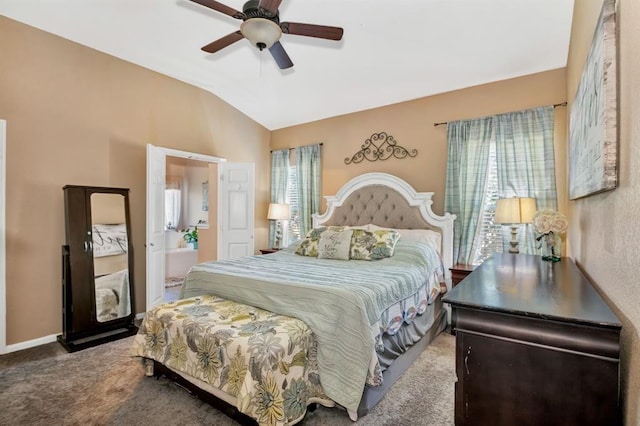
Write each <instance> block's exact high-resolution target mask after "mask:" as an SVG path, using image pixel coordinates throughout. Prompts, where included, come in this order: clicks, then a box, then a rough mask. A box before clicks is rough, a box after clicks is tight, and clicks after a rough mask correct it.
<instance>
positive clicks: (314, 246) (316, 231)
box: [296, 226, 344, 257]
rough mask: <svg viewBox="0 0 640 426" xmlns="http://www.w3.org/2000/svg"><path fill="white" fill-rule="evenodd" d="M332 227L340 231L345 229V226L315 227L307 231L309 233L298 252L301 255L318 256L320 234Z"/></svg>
mask: <svg viewBox="0 0 640 426" xmlns="http://www.w3.org/2000/svg"><path fill="white" fill-rule="evenodd" d="M327 229H330V230H332V231H339V230H342V229H344V227H343V226H329V227H326V226H323V227H320V228H313V229H312V230H311V231H309V232H307V235H306V236H305V237H304V239H303V240H302V242H301V243H300V245H299V246H298V248H297V250H296V254H299V255H300V256H310V257H318V241H320V236H321V235H322V233H323V232H324V231H326V230H327Z"/></svg>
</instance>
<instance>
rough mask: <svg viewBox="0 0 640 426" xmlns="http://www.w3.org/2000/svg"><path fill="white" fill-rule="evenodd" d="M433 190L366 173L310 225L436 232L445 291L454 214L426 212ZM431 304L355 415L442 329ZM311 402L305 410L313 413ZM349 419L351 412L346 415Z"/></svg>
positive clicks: (158, 367) (221, 404)
mask: <svg viewBox="0 0 640 426" xmlns="http://www.w3.org/2000/svg"><path fill="white" fill-rule="evenodd" d="M432 197H433V192H420V193H419V192H416V191H415V190H414V189H413V187H411V185H409V184H408V183H407V182H405V181H404V180H402V179H400V178H397V177H395V176H393V175H390V174H386V173H367V174H363V175H361V176H358V177H356V178H354V179H351V180H350V181H349V182H347V183H346V184H345V185H344V186H343V187H342V188H341V189H340V190H339V191H338V193H337V194H336V195H335V196H326V197H325V199H326V201H327V210H326V212H325V213H324V214H322V215H317V214H314V215H313V226H314V227H318V226H323V225H351V226H358V225H367V224H374V225H377V226H381V227H387V228H395V229H432V230H435V231H437V232H439V233H440V234H441V237H442V238H441V241H442V246H441V248H440V253H441V257H442V262H443V266H444V271H443V273H444V276H445V282H446V286H447V289H451V271H450V270H449V268H450V267H451V266H452V265H453V222H454V220H455V218H456V217H455V215H452V214H449V213H445V214H444V215H443V216H439V215H436V214H435V213H434V212H433V210H432V209H431V205H432V203H433V201H432ZM433 303H434V304H437V309H436V311H435V314H434V315H435V316H436V318H434V322H433V325H432V326H431V328H430V329H429V331H428V332H427V334H426V335H425V336H424V337H423V338H422V339H421V340H419V341H418V342H417V343H416V344H414V345H413V346H412V347H410V348H409V349H408V350H407V351H406V352H404V353H403V354H402V355H400V356H399V357H398V358H397V359H395V360H394V361H393V363H392V364H391V365H390V366H389V367H388V368H387V369H386V370H385V371H384V373H383V378H384V381H383V385H381V386H378V387H368V386H367V387H366V388H365V390H364V393H363V396H362V399H361V402H360V406H359V407H358V411H357V417H362V416H364V415H366V414H367V413H368V412H369V411H370V410H371V409H372V408H373V407H374V406H375V405H376V404H377V403H378V402H379V401H380V400H381V399H382V398H383V397H384V395H385V394H386V393H387V391H388V390H389V389H390V388H391V386H392V385H393V384H394V383H395V382H396V381H397V380H398V379H399V378H400V376H401V375H402V374H403V373H404V372H405V371H406V369H407V368H408V367H409V366H410V365H411V364H412V363H413V362H414V361H415V360H416V359H417V358H418V356H420V354H421V353H422V352H423V351H424V349H425V348H426V347H427V346H428V345H429V343H431V341H432V340H433V339H435V337H436V336H437V335H438V334H439V333H440V332H442V331H443V330H444V329H445V328H446V326H447V315H446V311H445V310H444V308H443V307H442V301H441V297H438V298H437V299H436V301H434V302H433ZM147 362H150V363H151V362H152V363H153V375H154V376H155V377H156V378H158V377H160V376H166V377H168V378H169V379H171V380H173V381H174V382H176V383H177V384H179V385H180V386H182V387H184V388H185V389H187V390H188V391H189V392H191V393H192V394H193V395H195V396H197V397H198V398H200V399H201V400H203V401H205V402H207V403H209V404H211V405H212V406H214V407H216V408H218V409H220V410H221V411H222V412H224V413H225V414H227V415H228V416H229V417H231V418H233V419H234V420H236V421H238V422H240V423H241V424H244V425H256V424H257V423H256V421H255V420H254V419H252V418H250V417H248V416H247V415H245V414H243V413H240V412H239V411H238V410H237V409H236V407H234V406H233V405H232V404H230V403H229V402H226V401H224V400H222V399H221V398H219V397H217V396H214V395H212V394H211V393H209V392H207V391H205V390H203V389H201V388H199V387H198V386H197V385H195V384H194V383H192V382H191V381H189V380H187V379H185V378H184V377H183V376H181V375H180V374H177V373H176V372H174V371H173V370H171V369H169V368H167V367H165V366H164V365H162V364H160V363H158V362H156V361H152V360H147ZM314 409H315V404H312V405H310V406H309V407H308V411H313V410H314ZM349 415H350V417H351V418H352V419H353V418H354V416H356V413H349Z"/></svg>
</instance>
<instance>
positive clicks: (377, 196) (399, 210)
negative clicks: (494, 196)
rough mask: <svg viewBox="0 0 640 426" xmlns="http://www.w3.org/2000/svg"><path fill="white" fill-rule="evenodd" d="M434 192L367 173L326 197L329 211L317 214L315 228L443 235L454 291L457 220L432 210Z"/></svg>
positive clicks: (447, 273) (448, 275) (445, 260)
mask: <svg viewBox="0 0 640 426" xmlns="http://www.w3.org/2000/svg"><path fill="white" fill-rule="evenodd" d="M432 197H433V192H416V191H415V190H414V189H413V187H412V186H411V185H409V184H408V183H407V182H406V181H404V180H402V179H400V178H398V177H396V176H393V175H390V174H388V173H367V174H363V175H360V176H358V177H355V178H353V179H351V180H350V181H349V182H347V183H346V184H345V185H344V186H343V187H342V188H340V190H339V191H338V192H337V194H336V195H335V196H326V197H325V199H326V200H327V211H326V212H325V213H324V214H322V215H317V214H315V215H313V227H314V228H315V227H318V226H322V225H348V226H357V225H366V224H368V223H373V224H374V225H378V226H383V227H387V228H395V229H432V230H435V231H438V232H440V233H441V235H442V247H441V251H440V253H441V254H442V263H443V264H444V267H445V278H446V281H447V287H448V288H451V271H450V270H449V268H450V267H451V266H452V265H453V221H454V220H455V219H456V216H455V215H452V214H450V213H445V214H444V216H439V215H436V214H435V213H434V212H433V210H431V205H432V204H433V201H432V200H431V198H432Z"/></svg>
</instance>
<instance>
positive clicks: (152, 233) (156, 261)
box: [146, 144, 167, 310]
mask: <svg viewBox="0 0 640 426" xmlns="http://www.w3.org/2000/svg"><path fill="white" fill-rule="evenodd" d="M166 159H167V155H166V153H165V151H164V150H163V149H162V148H158V147H156V146H153V145H150V144H148V145H147V238H146V248H147V250H146V252H147V271H146V280H147V310H149V309H151V308H153V307H154V306H156V305H159V304H160V303H162V302H164V279H165V276H164V268H165V251H164V188H165V181H166V161H167V160H166Z"/></svg>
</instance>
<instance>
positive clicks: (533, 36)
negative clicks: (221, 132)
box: [0, 0, 574, 130]
mask: <svg viewBox="0 0 640 426" xmlns="http://www.w3.org/2000/svg"><path fill="white" fill-rule="evenodd" d="M219 1H221V2H222V3H224V4H226V5H228V6H231V7H233V8H235V9H237V10H242V5H243V4H244V1H243V0H219ZM573 2H574V0H284V1H283V2H282V4H281V6H280V19H281V21H291V22H304V23H313V24H321V25H331V26H338V27H343V28H344V37H343V39H342V41H340V42H335V41H328V40H319V39H313V38H308V37H300V36H293V35H287V34H285V35H283V36H282V39H281V42H282V44H283V46H284V47H285V49H286V50H287V53H288V54H289V56H290V57H291V59H292V61H293V63H294V67H293V68H291V69H288V70H280V69H278V67H277V66H276V65H275V63H274V61H273V59H272V58H271V56H270V54H269V52H267V51H264V52H262V53H261V52H259V51H258V50H257V49H256V48H254V47H252V46H251V45H250V44H249V42H247V41H246V40H241V41H239V42H237V43H235V44H233V45H231V46H229V47H227V48H225V49H224V50H222V51H220V52H217V53H215V54H207V53H205V52H202V51H201V50H200V47H202V46H204V45H206V44H208V43H210V42H211V41H213V40H216V39H218V38H220V37H222V36H224V35H227V34H228V33H231V32H233V31H236V30H237V29H238V28H239V24H240V23H241V21H239V20H235V19H233V18H231V17H229V16H227V15H223V14H221V13H218V12H216V11H213V10H211V9H208V8H206V7H203V6H200V5H198V4H195V3H192V2H191V1H188V0H0V14H2V15H4V16H7V17H9V18H12V19H15V20H17V21H20V22H24V23H26V24H28V25H31V26H34V27H37V28H40V29H42V30H45V31H48V32H51V33H54V34H57V35H59V36H61V37H64V38H67V39H70V40H73V41H75V42H77V43H80V44H83V45H86V46H89V47H92V48H94V49H97V50H100V51H102V52H105V53H108V54H110V55H113V56H116V57H118V58H121V59H124V60H126V61H129V62H133V63H135V64H138V65H140V66H143V67H146V68H149V69H151V70H154V71H157V72H159V73H162V74H166V75H168V76H171V77H173V78H176V79H178V80H182V81H184V82H187V83H190V84H193V85H195V86H198V87H201V88H202V89H205V90H208V91H210V92H211V93H213V94H215V95H217V96H218V97H220V98H222V99H223V100H225V101H226V102H228V103H229V104H231V105H233V106H234V107H236V108H237V109H239V110H240V111H242V112H243V113H245V114H246V115H248V116H249V117H251V118H252V119H254V120H255V121H257V122H258V123H260V124H262V125H263V126H265V127H266V128H267V129H270V130H275V129H279V128H283V127H288V126H292V125H295V124H300V123H306V122H309V121H314V120H319V119H323V118H327V117H332V116H336V115H341V114H346V113H351V112H355V111H362V110H366V109H370V108H375V107H379V106H383V105H389V104H393V103H396V102H402V101H406V100H411V99H416V98H421V97H424V96H429V95H434V94H438V93H444V92H448V91H451V90H456V89H461V88H464V87H470V86H475V85H478V84H484V83H489V82H493V81H499V80H503V79H508V78H513V77H517V76H521V75H527V74H532V73H536V72H541V71H546V70H550V69H556V68H562V67H564V66H566V62H567V53H568V46H569V36H570V32H571V20H572V13H573Z"/></svg>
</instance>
